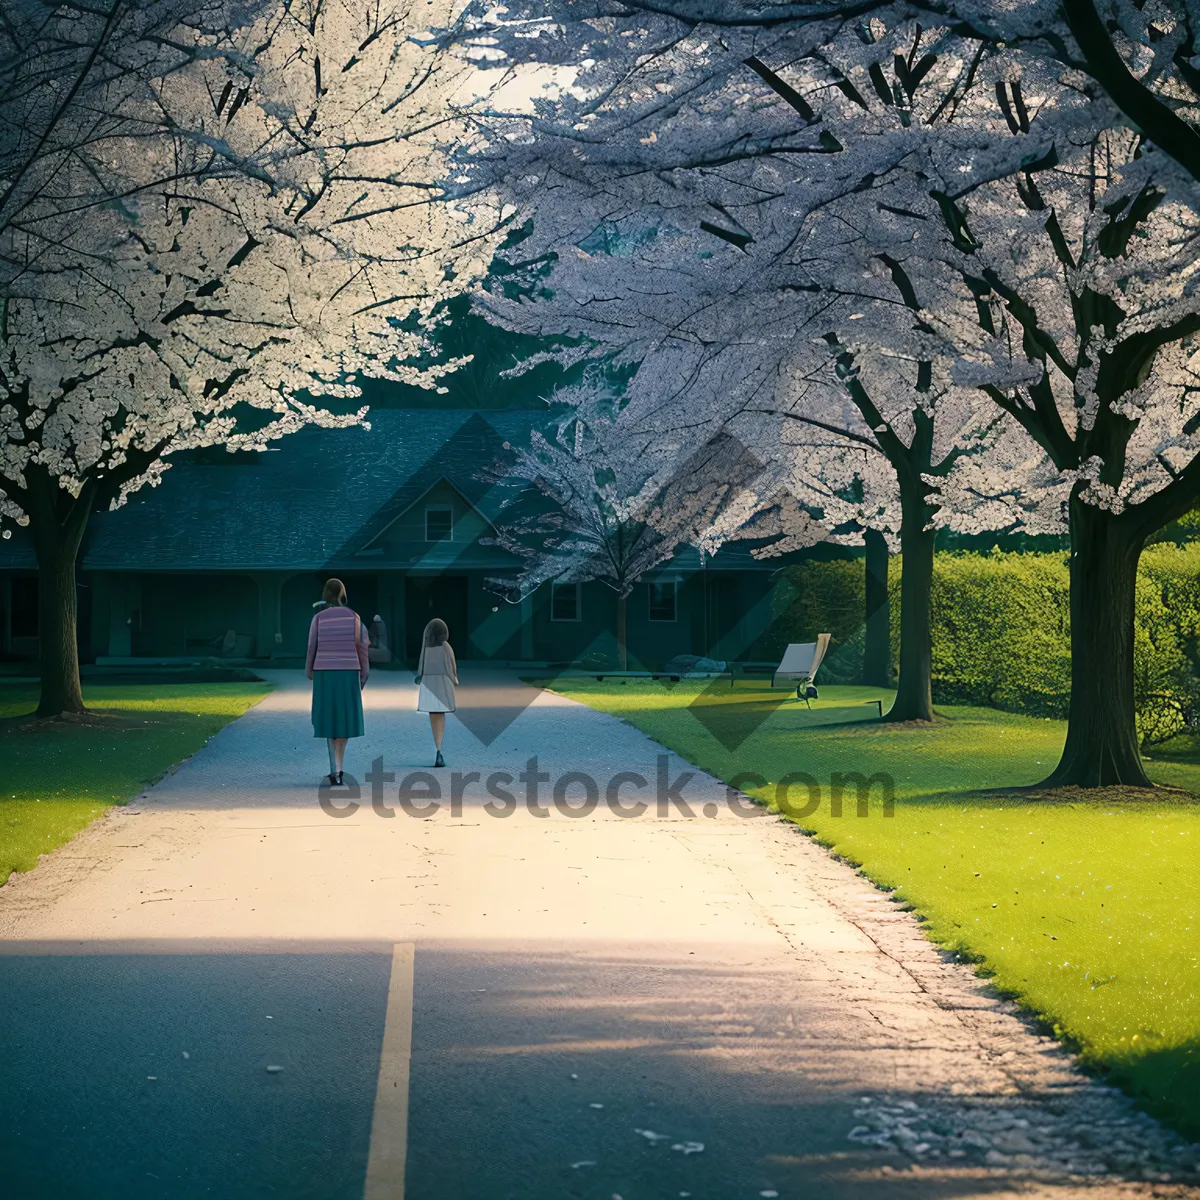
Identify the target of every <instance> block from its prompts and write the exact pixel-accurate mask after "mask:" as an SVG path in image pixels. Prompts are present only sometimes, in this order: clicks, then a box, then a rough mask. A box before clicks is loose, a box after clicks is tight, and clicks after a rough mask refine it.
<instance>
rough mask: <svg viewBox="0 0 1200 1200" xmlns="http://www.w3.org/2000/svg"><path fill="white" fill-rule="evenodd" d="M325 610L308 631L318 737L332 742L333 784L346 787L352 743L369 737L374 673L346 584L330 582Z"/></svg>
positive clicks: (313, 719) (313, 720)
mask: <svg viewBox="0 0 1200 1200" xmlns="http://www.w3.org/2000/svg"><path fill="white" fill-rule="evenodd" d="M321 598H322V600H323V601H324V603H325V607H324V608H323V609H321V611H320V612H318V613H317V615H316V616H315V617H313V619H312V624H311V625H310V626H309V627H308V663H307V674H308V677H309V679H311V680H312V683H313V693H312V726H313V737H319V738H326V739H328V741H329V747H330V752H331V753H330V760H329V782H330V783H331V784H333V785H334V786H340V785H341V782H342V762H343V760H344V758H345V754H346V742H347V740H348V739H350V738H355V737H362V735H363V707H362V689H363V688H364V687H365V686H366V682H367V676H368V675H369V674H370V672H371V667H370V660H369V659H368V657H367V642H366V640H365V639H364V637H363V635H364V633H365V632H366V631H365V630H364V629H363V627H362V621H360V620H359V617H358V614H357V613H356V612H355V611H354V610H353V609H350V608H347V607H346V588H345V585H344V584H343V583H342V581H341V580H340V579H328V580H326V581H325V590H324V592H323V593H322V597H321Z"/></svg>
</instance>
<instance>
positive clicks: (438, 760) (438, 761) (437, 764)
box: [433, 750, 446, 767]
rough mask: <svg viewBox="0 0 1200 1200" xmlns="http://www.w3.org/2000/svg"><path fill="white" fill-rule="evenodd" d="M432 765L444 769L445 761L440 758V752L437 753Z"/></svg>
mask: <svg viewBox="0 0 1200 1200" xmlns="http://www.w3.org/2000/svg"><path fill="white" fill-rule="evenodd" d="M433 765H434V766H435V767H444V766H445V765H446V760H445V759H444V758H443V757H442V752H441V751H440V750H439V751H438V752H437V761H436V762H435V763H434V764H433Z"/></svg>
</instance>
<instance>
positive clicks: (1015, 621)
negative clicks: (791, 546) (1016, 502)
mask: <svg viewBox="0 0 1200 1200" xmlns="http://www.w3.org/2000/svg"><path fill="white" fill-rule="evenodd" d="M901 566H902V563H901V560H900V559H899V558H894V559H893V560H892V563H891V569H890V572H889V580H888V594H889V602H890V608H891V618H892V662H893V670H894V669H895V665H896V663H897V662H898V659H899V629H900V572H901ZM784 577H785V579H786V582H787V586H786V587H784V588H780V589H777V592H778V594H779V596H780V600H779V603H778V615H777V619H776V628H777V629H778V631H779V633H780V635H781V641H784V642H786V641H805V640H808V639H810V638H812V637H813V636H815V635H816V634H817V633H820V632H825V631H829V632H830V633H832V634H833V641H832V643H831V651H830V654H829V656H828V657H827V658H826V660H825V665H824V666H823V667H822V669H821V678H822V679H823V681H824V682H826V683H851V682H856V681H857V680H858V679H859V678H860V677H861V673H862V651H863V603H864V579H863V565H862V562H861V561H855V562H846V561H840V562H809V563H802V564H799V565H797V566H792V567H789V568H787V570H786V571H785V573H784ZM932 616H933V691H934V700H935V702H939V703H942V704H980V705H988V706H992V707H995V708H1001V709H1005V710H1008V711H1010V712H1022V713H1027V714H1029V715H1031V716H1047V717H1065V716H1066V715H1067V709H1068V704H1069V700H1070V691H1071V634H1070V573H1069V567H1068V565H1067V556H1066V554H1063V553H1056V554H1022V553H1018V552H1007V553H1005V552H1001V551H999V550H994V551H992V552H991V553H989V554H975V553H970V552H965V551H959V552H944V553H939V554H938V555H937V559H936V562H935V565H934V577H933V595H932ZM1135 622H1136V623H1135V628H1134V702H1135V705H1136V707H1137V714H1138V726H1139V732H1140V735H1141V738H1142V741H1143V744H1145V745H1154V744H1157V743H1158V742H1161V741H1165V740H1166V739H1167V738H1169V737H1172V736H1174V735H1175V734H1176V733H1178V732H1180V731H1181V730H1182V729H1183V728H1184V727H1191V728H1196V727H1197V725H1200V542H1193V543H1188V544H1185V545H1182V546H1180V545H1172V544H1170V543H1159V544H1155V545H1152V546H1149V547H1147V548H1146V550H1145V552H1144V553H1143V555H1142V560H1141V569H1140V572H1139V575H1138V586H1137V600H1136V617H1135Z"/></svg>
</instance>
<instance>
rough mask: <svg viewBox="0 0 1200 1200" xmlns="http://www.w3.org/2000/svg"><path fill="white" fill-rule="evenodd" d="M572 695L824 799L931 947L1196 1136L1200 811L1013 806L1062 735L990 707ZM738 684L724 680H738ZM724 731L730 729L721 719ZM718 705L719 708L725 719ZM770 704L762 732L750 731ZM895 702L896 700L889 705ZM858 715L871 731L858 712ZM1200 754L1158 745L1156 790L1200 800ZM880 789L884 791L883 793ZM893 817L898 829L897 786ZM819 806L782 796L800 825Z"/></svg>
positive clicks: (1076, 802) (766, 788)
mask: <svg viewBox="0 0 1200 1200" xmlns="http://www.w3.org/2000/svg"><path fill="white" fill-rule="evenodd" d="M554 686H556V687H557V688H558V689H559V690H562V691H564V692H565V694H567V695H570V696H572V697H574V698H575V699H578V700H581V701H583V702H585V703H588V704H590V705H592V706H593V707H596V708H600V709H603V710H605V711H608V712H612V713H615V714H617V715H619V716H621V717H624V718H625V719H627V720H629V721H630V722H632V723H633V724H635V725H636V726H637V727H638V728H639V729H642V730H643V731H644V732H646V733H647V734H649V735H650V736H651V737H653V738H655V739H656V740H657V741H659V742H661V743H662V744H663V745H665V746H667V747H669V748H670V749H672V750H674V751H675V752H676V753H678V754H680V755H682V756H683V757H684V758H686V759H688V760H689V761H691V762H693V763H695V764H697V765H698V766H701V767H703V768H704V769H706V770H708V771H710V772H711V773H712V774H714V775H717V776H718V777H720V778H723V779H725V780H727V781H729V780H732V779H734V778H735V777H736V776H739V775H743V774H744V773H746V772H756V773H757V774H758V775H759V776H760V777H761V778H762V779H763V780H764V783H763V784H762V785H755V784H753V783H747V782H744V781H743V783H742V784H741V786H742V788H743V790H745V791H747V792H749V794H751V795H754V796H755V797H756V798H757V799H760V800H762V801H764V802H765V803H767V804H768V805H775V803H776V800H777V789H776V785H777V784H778V782H779V780H780V779H782V778H783V777H784V776H785V775H788V774H789V773H803V774H805V775H807V776H809V777H811V779H812V780H813V781H815V783H816V786H817V788H818V790H819V802H818V803H817V805H816V807H815V808H814V809H813V811H811V812H806V813H804V815H799V816H797V817H796V819H797V821H798V823H799V824H800V825H802V826H803V827H804V828H805V829H807V830H809V831H811V832H812V833H813V834H814V835H815V836H816V837H817V838H818V839H819V840H820V841H821V842H822V843H824V844H825V845H828V846H829V847H830V848H831V849H833V850H834V851H835V852H836V853H838V854H840V855H842V856H844V857H845V858H847V859H849V860H850V861H852V862H854V863H857V864H860V865H861V866H862V868H863V869H864V871H865V873H866V874H867V875H868V876H869V877H870V878H871V879H873V880H874V881H875V882H876V883H878V884H880V885H881V886H884V887H887V888H894V889H896V891H897V895H898V897H899V898H900V899H902V900H905V901H908V902H909V903H910V904H911V905H912V906H913V907H914V909H915V910H916V911H918V912H919V913H921V914H922V915H923V916H924V917H925V918H926V922H927V924H926V929H927V930H928V932H929V934H930V936H931V937H933V938H934V939H935V940H936V941H937V942H939V943H941V944H942V945H944V946H946V947H947V948H950V949H954V950H956V951H959V952H961V953H963V954H965V955H967V956H969V957H971V958H972V959H975V960H977V961H978V962H979V963H980V970H981V971H983V972H984V973H986V974H989V975H991V976H992V977H993V981H994V983H995V984H996V986H998V987H999V988H1000V989H1002V990H1003V991H1005V992H1007V993H1009V994H1011V995H1013V996H1015V997H1016V998H1018V999H1019V1000H1020V1001H1021V1002H1022V1004H1024V1005H1025V1006H1026V1007H1027V1008H1028V1009H1029V1010H1030V1011H1031V1012H1033V1013H1036V1014H1037V1015H1038V1016H1040V1017H1041V1018H1043V1019H1044V1020H1045V1021H1046V1022H1047V1024H1048V1025H1050V1026H1051V1027H1052V1028H1053V1029H1055V1031H1056V1032H1057V1033H1058V1034H1059V1035H1060V1036H1062V1037H1064V1038H1065V1039H1067V1040H1068V1041H1069V1042H1070V1043H1072V1044H1073V1045H1074V1046H1075V1047H1077V1048H1078V1050H1079V1052H1080V1054H1081V1056H1082V1058H1083V1060H1084V1061H1085V1062H1086V1063H1088V1064H1089V1065H1091V1066H1093V1067H1095V1068H1097V1069H1099V1070H1101V1071H1103V1072H1104V1073H1106V1074H1107V1075H1109V1077H1110V1078H1112V1079H1113V1080H1114V1081H1116V1082H1119V1083H1120V1084H1121V1085H1122V1086H1124V1087H1125V1088H1127V1089H1128V1090H1129V1091H1130V1092H1131V1093H1133V1094H1134V1095H1136V1096H1137V1097H1138V1098H1139V1099H1140V1100H1141V1101H1142V1102H1143V1103H1144V1104H1145V1105H1146V1107H1147V1108H1148V1109H1150V1110H1151V1111H1152V1112H1154V1113H1155V1114H1156V1115H1158V1116H1160V1117H1163V1118H1164V1119H1167V1120H1169V1121H1170V1122H1171V1123H1173V1124H1174V1125H1176V1126H1177V1127H1178V1128H1180V1129H1181V1130H1183V1131H1184V1132H1185V1133H1188V1134H1189V1135H1191V1136H1193V1137H1200V917H1198V914H1197V905H1196V897H1197V896H1198V895H1200V802H1198V801H1197V800H1196V799H1195V798H1194V797H1192V796H1188V795H1181V794H1179V793H1165V794H1162V795H1156V794H1153V793H1151V794H1147V793H1136V792H1127V791H1121V790H1119V789H1109V790H1106V791H1104V792H1102V793H1098V794H1088V793H1086V792H1082V791H1071V792H1060V793H1054V794H1051V795H1047V794H1045V793H1041V794H1038V793H1035V794H1032V795H1027V794H1023V793H1020V792H1017V793H1004V792H1003V789H1005V788H1024V787H1028V786H1030V785H1032V784H1035V783H1036V782H1037V781H1038V780H1039V779H1041V778H1042V777H1044V776H1045V775H1046V774H1047V773H1048V772H1049V771H1050V769H1051V768H1052V767H1053V766H1054V764H1055V763H1056V762H1057V760H1058V755H1059V752H1060V751H1061V749H1062V743H1063V738H1064V736H1065V725H1064V723H1063V722H1060V721H1050V720H1045V719H1035V718H1029V717H1022V716H1017V715H1014V714H1011V713H1003V712H997V711H995V710H992V709H982V708H954V707H945V708H942V709H940V710H939V711H940V712H941V715H942V719H940V720H939V721H938V722H937V723H936V724H934V725H933V726H924V727H922V726H896V727H892V726H888V725H885V724H879V723H876V722H870V723H866V724H862V723H857V724H855V723H849V718H847V722H848V723H843V724H838V725H834V726H822V725H821V724H820V723H819V720H820V717H821V715H822V714H821V713H819V712H818V711H815V709H816V706H814V711H813V712H809V711H808V710H807V709H806V708H805V706H804V705H803V704H802V703H797V702H796V701H795V700H789V701H786V702H782V703H780V702H779V699H778V694H776V696H775V697H772V695H771V693H770V691H769V690H768V689H765V688H759V689H758V691H757V695H756V694H755V692H754V690H753V689H751V688H750V687H748V686H747V687H745V688H744V690H742V689H741V688H738V689H734V690H733V691H732V692H731V694H730V695H729V696H728V698H727V699H726V700H724V701H722V700H721V699H720V697H716V698H715V699H714V696H713V692H712V690H711V689H710V691H709V692H708V693H707V694H705V696H704V699H703V700H702V701H701V705H700V706H696V705H695V702H696V700H697V697H699V696H701V693H702V692H703V690H704V684H703V683H701V682H693V681H682V682H681V683H678V684H676V685H674V687H672V688H669V689H668V688H664V687H663V686H662V685H661V684H658V683H655V682H654V681H650V680H636V681H631V683H630V684H628V685H624V686H621V685H616V686H614V685H613V684H612V683H611V682H609V681H605V682H604V683H597V682H596V681H594V680H571V681H570V684H569V687H568V686H567V685H566V683H565V682H562V683H559V684H555V685H554ZM726 687H727V688H728V685H727V684H726ZM870 695H875V696H881V697H885V696H887V693H885V692H881V691H876V690H874V689H864V688H846V689H842V688H835V687H830V688H822V689H821V701H820V705H821V707H822V708H826V707H827V708H829V709H834V708H837V707H839V705H840V706H841V708H842V710H843V711H849V710H850V709H851V708H852V707H853V705H855V704H861V701H862V699H864V698H869V696H870ZM722 704H723V705H724V710H725V716H726V718H727V719H726V720H725V721H724V723H722V716H721V707H720V706H721V705H722ZM714 705H716V706H717V710H716V711H714V708H713V706H714ZM748 705H758V706H759V708H760V713H759V715H760V717H761V719H760V720H759V721H757V722H754V723H750V722H747V721H746V720H745V711H746V706H748ZM885 707H886V701H885ZM855 720H859V721H860V720H861V718H858V717H856V718H855ZM1198 759H1200V753H1197V748H1196V747H1195V746H1193V745H1191V744H1189V743H1186V742H1183V741H1180V742H1177V743H1175V744H1173V745H1171V746H1168V747H1162V748H1159V749H1158V750H1157V751H1156V752H1155V753H1154V754H1152V755H1151V756H1150V762H1149V763H1148V769H1149V770H1150V773H1151V775H1152V777H1153V778H1154V780H1155V781H1156V782H1157V783H1161V784H1167V785H1170V786H1172V787H1176V788H1186V789H1189V790H1191V791H1198V792H1200V763H1198V761H1197V760H1198ZM838 773H840V774H841V775H843V776H845V775H849V774H851V773H857V774H859V775H862V776H864V777H865V778H867V779H870V778H871V777H872V776H875V777H876V779H875V782H874V783H873V785H872V786H871V789H870V797H869V800H868V805H867V816H866V817H862V818H860V817H858V816H857V811H858V810H857V804H856V799H857V787H856V786H855V783H854V782H853V781H847V783H846V786H845V789H844V796H843V803H842V815H841V816H840V817H837V816H834V815H833V812H832V805H831V791H832V789H831V786H830V785H831V783H832V782H834V776H835V774H838ZM882 777H886V780H885V779H884V778H882ZM886 782H890V785H891V791H892V795H893V796H894V804H895V807H894V815H893V816H891V817H887V816H885V815H884V799H885V791H886V790H887V788H886V787H885V783H886ZM817 794H818V793H816V792H813V793H811V794H810V790H809V787H808V785H807V784H803V785H801V786H799V787H797V788H795V789H793V791H792V792H791V793H789V796H788V797H786V798H785V803H789V804H790V805H791V808H792V811H793V813H795V812H797V811H799V812H803V809H799V810H798V809H797V807H796V806H798V805H806V804H807V802H809V801H810V798H811V797H812V796H817Z"/></svg>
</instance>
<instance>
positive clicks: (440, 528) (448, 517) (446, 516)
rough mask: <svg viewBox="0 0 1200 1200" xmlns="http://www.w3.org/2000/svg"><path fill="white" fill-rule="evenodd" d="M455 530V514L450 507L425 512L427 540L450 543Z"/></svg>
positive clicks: (430, 509) (429, 509) (440, 507)
mask: <svg viewBox="0 0 1200 1200" xmlns="http://www.w3.org/2000/svg"><path fill="white" fill-rule="evenodd" d="M453 529H454V512H453V510H452V509H451V508H450V507H449V506H448V505H439V506H438V507H436V508H427V509H426V510H425V540H426V541H427V542H448V541H450V540H451V535H452V533H453Z"/></svg>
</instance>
